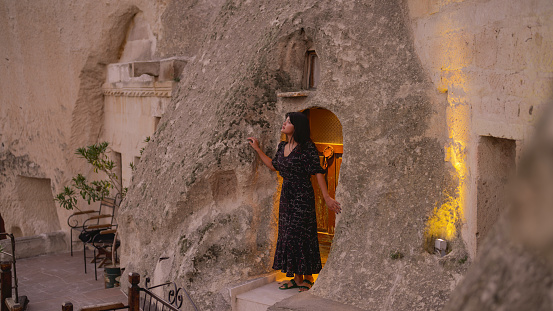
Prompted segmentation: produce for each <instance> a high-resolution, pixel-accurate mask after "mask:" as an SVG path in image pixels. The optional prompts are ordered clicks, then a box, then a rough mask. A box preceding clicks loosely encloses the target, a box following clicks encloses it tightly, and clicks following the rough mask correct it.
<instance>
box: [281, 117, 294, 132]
mask: <svg viewBox="0 0 553 311" xmlns="http://www.w3.org/2000/svg"><path fill="white" fill-rule="evenodd" d="M280 132H281V133H283V134H286V135H292V134H294V125H293V124H292V122H290V117H287V118H286V120H284V123H283V124H282V128H281V129H280Z"/></svg>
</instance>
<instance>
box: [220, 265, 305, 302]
mask: <svg viewBox="0 0 553 311" xmlns="http://www.w3.org/2000/svg"><path fill="white" fill-rule="evenodd" d="M285 279H286V278H285V275H284V274H281V273H278V274H272V275H269V276H266V277H262V278H257V279H254V280H251V281H248V282H246V283H244V284H241V285H238V286H236V287H233V288H230V289H229V292H230V296H231V301H232V311H265V310H267V308H269V307H270V306H272V305H274V304H275V303H277V302H279V301H281V300H284V299H286V298H289V297H292V296H294V295H297V294H299V291H298V289H290V290H280V289H278V287H279V286H280V282H282V281H284V280H285Z"/></svg>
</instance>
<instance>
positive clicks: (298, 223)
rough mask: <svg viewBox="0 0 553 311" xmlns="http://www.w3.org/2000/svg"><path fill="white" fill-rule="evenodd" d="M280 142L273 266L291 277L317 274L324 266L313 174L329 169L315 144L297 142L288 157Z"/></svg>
mask: <svg viewBox="0 0 553 311" xmlns="http://www.w3.org/2000/svg"><path fill="white" fill-rule="evenodd" d="M285 145H286V142H281V143H280V144H279V145H278V150H277V153H276V155H275V157H274V158H273V162H272V163H273V166H274V167H275V169H276V170H277V171H279V173H280V176H282V178H283V182H282V190H281V192H280V206H279V212H278V239H277V247H276V252H275V260H274V263H273V269H275V270H281V271H282V272H284V273H286V276H287V277H293V276H294V274H303V275H309V274H317V273H319V271H321V269H322V265H321V255H320V253H319V241H318V238H317V216H316V213H315V193H314V191H313V186H312V184H311V179H310V178H311V175H314V174H317V173H321V174H324V173H325V170H324V169H323V168H322V167H321V165H320V162H319V154H318V152H317V149H316V147H315V144H313V143H312V142H309V143H307V144H305V145H304V146H300V145H298V146H296V148H295V149H294V150H292V152H291V153H290V154H289V155H288V156H287V157H285V156H284V146H285Z"/></svg>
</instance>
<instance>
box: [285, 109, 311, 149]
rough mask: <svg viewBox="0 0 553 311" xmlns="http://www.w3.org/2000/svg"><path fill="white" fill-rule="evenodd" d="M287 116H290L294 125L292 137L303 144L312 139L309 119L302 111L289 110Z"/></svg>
mask: <svg viewBox="0 0 553 311" xmlns="http://www.w3.org/2000/svg"><path fill="white" fill-rule="evenodd" d="M285 118H290V123H292V125H294V134H292V137H293V138H294V141H296V142H297V143H298V144H300V145H301V146H305V144H306V143H308V142H310V141H311V131H310V130H309V119H308V118H307V116H306V115H305V114H304V113H302V112H288V113H287V114H286V116H285Z"/></svg>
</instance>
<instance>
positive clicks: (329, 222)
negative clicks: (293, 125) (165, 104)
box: [304, 108, 344, 264]
mask: <svg viewBox="0 0 553 311" xmlns="http://www.w3.org/2000/svg"><path fill="white" fill-rule="evenodd" d="M304 113H306V114H307V115H308V117H309V124H310V127H311V128H310V130H311V139H312V140H313V142H314V143H315V146H317V150H318V151H319V158H320V160H321V166H322V167H325V168H326V170H327V172H326V174H325V179H326V184H327V185H328V193H329V194H330V196H331V197H332V198H334V197H335V196H336V187H337V186H338V176H339V175H340V165H341V164H342V154H343V153H344V145H343V138H342V124H341V123H340V120H338V117H336V115H335V114H334V113H332V112H331V111H329V110H326V109H322V108H311V109H307V110H305V111H304ZM311 183H312V184H313V188H314V190H315V208H316V209H317V231H318V236H319V246H320V247H319V248H320V250H321V260H322V261H323V264H324V263H326V259H327V258H328V254H329V252H330V246H331V244H332V239H333V238H334V226H335V223H336V214H334V213H333V212H331V211H330V210H329V209H328V207H327V206H326V203H325V201H324V198H323V195H322V193H321V190H320V189H319V187H318V185H317V181H316V177H315V176H312V177H311Z"/></svg>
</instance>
